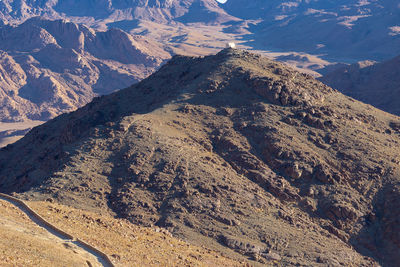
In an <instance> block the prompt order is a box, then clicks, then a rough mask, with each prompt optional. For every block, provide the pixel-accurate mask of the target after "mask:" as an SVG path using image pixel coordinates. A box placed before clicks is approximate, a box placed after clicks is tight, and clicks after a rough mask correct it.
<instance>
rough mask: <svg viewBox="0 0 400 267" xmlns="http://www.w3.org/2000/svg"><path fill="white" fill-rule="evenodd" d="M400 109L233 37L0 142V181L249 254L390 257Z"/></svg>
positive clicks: (398, 192)
mask: <svg viewBox="0 0 400 267" xmlns="http://www.w3.org/2000/svg"><path fill="white" fill-rule="evenodd" d="M399 142H400V118H399V117H397V116H394V115H390V114H388V113H385V112H383V111H380V110H378V109H375V108H373V107H371V106H369V105H366V104H363V103H361V102H358V101H356V100H354V99H352V98H350V97H347V96H344V95H342V94H341V93H339V92H338V91H336V90H333V89H331V88H330V87H328V86H326V85H324V84H322V83H321V82H319V81H317V80H315V79H313V78H312V77H310V76H308V75H305V74H301V73H299V72H296V71H293V70H291V69H289V68H287V67H286V66H284V65H282V64H280V63H277V62H274V61H271V60H269V59H266V58H262V57H260V56H258V55H255V54H251V53H248V52H245V51H241V50H233V49H225V50H223V51H221V52H220V53H218V54H217V55H214V56H207V57H200V58H195V57H183V56H175V57H174V58H173V59H172V60H171V61H169V62H168V63H167V64H166V65H164V66H163V67H162V68H161V69H160V70H159V71H158V72H156V73H154V74H153V75H151V76H150V77H149V78H147V79H145V80H143V81H142V82H140V83H137V84H135V85H133V86H131V87H129V88H126V89H124V90H121V91H118V92H116V93H113V94H111V95H108V96H103V97H97V98H95V99H94V100H93V101H92V102H91V103H90V104H88V105H86V106H84V107H83V108H80V109H78V110H77V111H75V112H72V113H70V114H64V115H61V116H59V117H57V118H55V119H53V120H51V121H49V122H47V123H45V124H44V125H41V126H39V127H36V128H34V129H33V130H32V131H31V132H29V133H28V134H27V135H26V136H25V137H24V138H23V139H21V140H20V141H18V142H17V143H15V144H13V145H8V146H7V147H5V148H3V149H1V150H0V190H1V192H5V193H13V192H14V193H15V194H17V195H18V196H20V197H25V198H28V199H35V200H44V199H52V200H54V201H56V202H59V203H62V204H66V205H71V206H74V207H76V208H80V209H86V210H93V211H99V210H102V211H103V212H104V211H108V212H109V213H110V214H112V215H115V216H118V217H123V218H127V219H129V220H130V221H132V222H135V223H137V224H141V225H157V226H160V227H165V228H167V229H168V230H169V231H170V232H172V233H173V234H174V235H175V236H178V237H180V238H183V239H185V240H188V241H190V242H192V243H195V244H198V245H206V246H207V247H209V248H212V249H217V250H219V251H222V252H224V253H225V254H226V255H229V256H230V257H235V258H241V259H244V258H246V259H248V260H252V261H253V263H254V264H258V263H260V264H267V263H273V262H279V263H280V264H281V265H282V266H295V265H297V266H299V265H300V266H305V265H306V266H310V265H312V266H339V265H344V266H372V265H383V266H398V265H399V264H400V258H399V253H398V251H399V249H400V236H399V233H400V228H399V227H400V226H399V225H400V224H399V220H400V213H399V203H400V202H399V199H400V173H399V171H400V166H399V164H400V158H399V155H398V145H399Z"/></svg>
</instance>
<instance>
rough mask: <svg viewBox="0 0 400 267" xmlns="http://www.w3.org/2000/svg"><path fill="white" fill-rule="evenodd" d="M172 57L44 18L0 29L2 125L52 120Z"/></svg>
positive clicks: (138, 41) (123, 36)
mask: <svg viewBox="0 0 400 267" xmlns="http://www.w3.org/2000/svg"><path fill="white" fill-rule="evenodd" d="M3 4H4V3H3ZM169 57H170V54H169V53H167V52H165V51H164V50H163V48H162V46H160V45H159V44H156V43H155V42H149V41H148V40H146V39H145V38H142V37H140V36H132V35H130V34H127V33H125V32H123V31H121V30H118V29H111V30H108V31H105V32H96V31H95V30H93V29H90V28H88V27H86V26H83V25H77V24H75V23H72V22H66V21H65V20H57V21H49V20H44V19H40V18H32V19H29V20H27V21H26V22H24V23H23V24H21V25H18V26H8V25H4V26H1V27H0V121H21V120H25V119H32V120H48V119H50V118H52V117H54V116H55V115H58V114H60V113H62V112H66V111H71V110H74V109H76V108H77V107H80V106H82V105H84V104H86V103H87V102H89V101H90V100H91V99H92V98H93V97H94V96H96V95H101V94H107V93H110V92H112V91H114V90H117V89H121V88H124V87H126V86H129V85H131V84H132V83H134V82H136V81H138V80H141V79H143V78H144V77H146V76H147V75H149V74H150V73H151V72H152V71H154V69H155V68H157V67H158V66H159V65H160V64H161V62H163V60H164V59H166V58H169Z"/></svg>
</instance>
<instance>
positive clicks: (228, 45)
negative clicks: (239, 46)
mask: <svg viewBox="0 0 400 267" xmlns="http://www.w3.org/2000/svg"><path fill="white" fill-rule="evenodd" d="M226 48H236V44H235V43H234V42H231V43H227V44H226Z"/></svg>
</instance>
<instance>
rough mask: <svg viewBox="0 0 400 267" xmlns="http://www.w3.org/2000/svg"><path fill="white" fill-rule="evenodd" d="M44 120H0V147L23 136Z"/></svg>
mask: <svg viewBox="0 0 400 267" xmlns="http://www.w3.org/2000/svg"><path fill="white" fill-rule="evenodd" d="M42 123H44V121H25V122H9V123H8V122H0V147H4V146H6V145H8V144H12V143H14V142H16V141H17V140H19V139H20V138H22V137H24V135H25V133H26V132H27V131H28V130H29V129H31V128H33V127H35V126H38V125H40V124H42Z"/></svg>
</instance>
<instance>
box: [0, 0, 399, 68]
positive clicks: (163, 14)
mask: <svg viewBox="0 0 400 267" xmlns="http://www.w3.org/2000/svg"><path fill="white" fill-rule="evenodd" d="M32 16H44V17H46V18H49V19H60V18H64V19H65V18H68V19H70V20H71V21H74V22H77V23H85V24H86V25H89V26H91V27H94V28H97V29H102V30H105V29H109V28H112V27H116V28H121V29H123V30H125V31H128V32H129V31H134V32H135V33H137V32H140V33H141V34H143V35H155V34H156V33H155V32H160V31H161V32H162V33H157V34H159V35H161V36H164V39H162V38H161V39H159V40H161V41H163V42H177V40H175V39H173V40H168V38H167V36H168V32H169V31H171V29H170V28H164V27H163V26H159V27H158V29H157V30H155V29H154V28H157V26H156V25H154V24H151V23H150V22H153V23H161V24H163V25H166V24H168V25H171V24H173V25H175V28H179V32H181V36H180V37H179V38H178V40H179V41H178V42H180V43H185V41H187V40H186V39H185V35H184V34H185V32H187V31H185V29H187V27H190V25H191V24H193V23H200V24H203V25H214V26H215V25H219V26H220V27H219V28H218V29H217V28H214V29H213V30H212V31H211V32H209V33H204V32H203V33H202V34H203V35H210V34H211V35H214V37H215V40H216V41H217V40H218V39H220V38H219V37H218V35H219V34H220V33H225V34H232V38H233V39H237V40H240V41H244V42H245V43H246V44H247V45H248V46H250V47H253V48H256V49H260V50H275V51H296V52H306V53H311V54H320V55H321V54H322V55H325V56H326V58H329V59H330V60H333V61H349V62H355V61H357V60H365V59H373V60H382V59H389V58H391V57H394V56H396V55H399V54H400V22H399V21H400V7H399V3H398V1H395V0H363V1H360V0H340V1H332V0H329V1H327V0H313V1H305V0H296V1H287V2H285V1H278V0H271V1H263V0H254V1H248V0H229V1H227V3H225V4H220V3H218V2H217V1H215V0H183V1H178V0H151V1H146V0H133V1H125V0H102V1H78V0H44V1H27V0H18V1H15V0H4V1H2V2H0V19H1V20H3V22H4V23H19V22H21V21H23V20H25V19H27V18H30V17H32ZM182 25H185V26H184V27H183V26H182ZM185 27H186V28H185ZM138 29H140V31H138ZM174 30H175V29H172V31H174ZM191 31H192V32H193V29H191ZM189 32H190V31H189ZM197 45H198V46H204V45H205V42H204V41H203V43H202V42H201V41H200V42H199V43H198V44H197ZM207 46H211V45H210V44H207Z"/></svg>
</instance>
